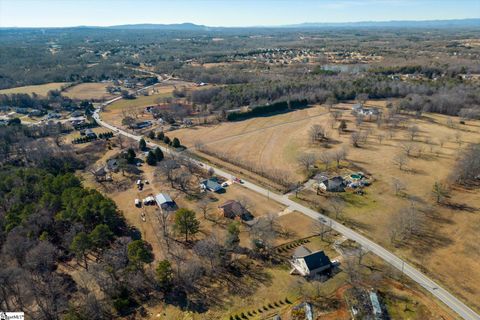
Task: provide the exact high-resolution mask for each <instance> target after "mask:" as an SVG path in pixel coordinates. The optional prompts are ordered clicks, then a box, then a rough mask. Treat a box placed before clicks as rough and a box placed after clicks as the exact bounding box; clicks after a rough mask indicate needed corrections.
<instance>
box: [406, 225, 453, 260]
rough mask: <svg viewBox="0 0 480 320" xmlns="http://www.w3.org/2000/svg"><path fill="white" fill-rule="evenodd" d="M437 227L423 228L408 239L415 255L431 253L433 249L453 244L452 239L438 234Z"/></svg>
mask: <svg viewBox="0 0 480 320" xmlns="http://www.w3.org/2000/svg"><path fill="white" fill-rule="evenodd" d="M437 229H438V228H431V229H429V230H425V231H424V232H422V233H421V234H419V235H414V236H412V237H411V238H410V239H409V241H408V242H409V243H410V244H411V248H412V249H413V253H414V254H415V255H417V254H418V255H426V254H431V253H432V251H433V250H435V249H440V248H444V247H447V246H449V245H451V244H453V240H452V239H450V238H447V237H445V236H443V235H441V234H440V232H439V231H438V230H437Z"/></svg>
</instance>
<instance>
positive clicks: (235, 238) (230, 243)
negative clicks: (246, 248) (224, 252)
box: [225, 222, 240, 249]
mask: <svg viewBox="0 0 480 320" xmlns="http://www.w3.org/2000/svg"><path fill="white" fill-rule="evenodd" d="M239 234H240V229H239V227H238V223H237V222H232V223H230V224H229V225H228V228H227V238H226V239H225V246H226V247H227V248H228V249H234V248H235V247H236V246H238V244H239V243H240V237H239Z"/></svg>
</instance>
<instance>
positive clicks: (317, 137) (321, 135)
mask: <svg viewBox="0 0 480 320" xmlns="http://www.w3.org/2000/svg"><path fill="white" fill-rule="evenodd" d="M308 135H309V137H310V141H311V142H312V143H315V142H318V141H324V140H327V139H328V135H327V129H326V128H325V127H323V126H321V125H319V124H314V125H312V126H311V127H310V130H309V131H308Z"/></svg>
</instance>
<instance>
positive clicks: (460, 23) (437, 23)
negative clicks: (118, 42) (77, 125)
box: [0, 18, 480, 31]
mask: <svg viewBox="0 0 480 320" xmlns="http://www.w3.org/2000/svg"><path fill="white" fill-rule="evenodd" d="M71 28H102V29H121V30H175V31H222V30H241V29H321V28H330V29H332V28H480V18H475V19H455V20H418V21H416V20H403V21H362V22H338V23H333V22H308V23H300V24H290V25H277V26H275V25H271V26H250V27H210V26H205V25H198V24H194V23H188V22H186V23H177V24H153V23H143V24H124V25H117V26H109V27H98V26H78V27H65V28H61V27H59V28H56V29H71ZM0 29H49V28H14V27H12V28H10V27H1V28H0Z"/></svg>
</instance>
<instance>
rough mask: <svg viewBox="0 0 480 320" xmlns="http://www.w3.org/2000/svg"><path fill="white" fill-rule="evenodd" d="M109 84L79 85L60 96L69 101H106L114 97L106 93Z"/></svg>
mask: <svg viewBox="0 0 480 320" xmlns="http://www.w3.org/2000/svg"><path fill="white" fill-rule="evenodd" d="M110 85H111V84H110V83H101V82H97V83H80V84H77V85H75V86H73V87H70V88H68V89H66V90H65V91H64V92H63V93H62V94H63V95H64V96H66V97H69V98H71V99H78V100H90V99H92V100H107V99H111V98H113V97H114V95H112V94H110V93H108V91H107V87H108V86H110Z"/></svg>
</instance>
